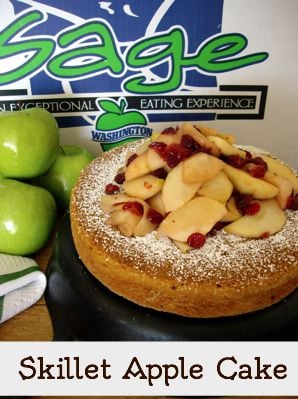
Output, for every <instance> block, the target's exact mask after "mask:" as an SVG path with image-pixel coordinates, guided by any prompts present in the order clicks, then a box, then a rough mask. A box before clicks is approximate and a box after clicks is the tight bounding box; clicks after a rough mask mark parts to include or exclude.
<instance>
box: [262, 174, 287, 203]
mask: <svg viewBox="0 0 298 399" xmlns="http://www.w3.org/2000/svg"><path fill="white" fill-rule="evenodd" d="M264 180H266V181H267V182H268V183H271V184H273V185H274V186H276V187H277V188H278V189H279V192H278V194H277V195H276V199H277V201H278V203H279V205H280V207H281V208H282V209H286V207H287V205H288V200H289V197H291V194H292V192H293V186H292V184H291V182H290V180H288V179H285V178H284V177H281V176H277V175H275V174H274V173H270V172H267V173H266V174H265V176H264Z"/></svg>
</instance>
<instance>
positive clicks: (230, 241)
mask: <svg viewBox="0 0 298 399" xmlns="http://www.w3.org/2000/svg"><path fill="white" fill-rule="evenodd" d="M297 192H298V179H297V173H296V172H295V171H294V170H293V169H292V168H290V167H289V166H288V165H286V164H285V163H283V162H282V161H280V160H278V159H277V158H274V157H273V156H271V155H270V154H269V153H266V152H265V151H263V150H260V149H257V148H255V147H249V146H240V145H236V144H235V139H234V137H233V136H232V135H228V134H223V133H219V132H218V131H217V130H215V129H211V128H208V127H205V126H193V125H191V124H189V123H184V124H182V125H181V126H179V127H176V128H172V127H170V128H167V129H164V130H163V131H162V132H161V133H159V134H153V135H152V137H151V139H150V140H139V141H134V142H131V143H129V144H125V145H123V146H119V147H117V148H114V149H112V150H110V151H108V152H106V153H104V154H103V155H102V156H101V157H99V158H96V159H95V160H94V161H93V162H92V163H91V164H90V165H89V166H87V168H86V169H85V170H84V171H83V172H82V173H81V176H80V178H79V180H78V182H77V184H76V186H75V188H74V190H73V193H72V199H71V207H70V215H71V228H72V235H73V239H74V243H75V247H76V249H77V252H78V255H79V257H80V258H81V260H82V262H83V263H84V264H85V266H86V268H87V269H88V270H89V271H90V272H91V273H92V274H93V275H94V276H95V277H96V278H97V279H98V280H99V281H100V282H101V283H102V284H103V285H105V286H106V287H108V289H110V290H111V291H113V292H114V293H116V294H118V295H120V296H122V297H124V298H126V299H128V300H130V301H132V302H134V303H136V304H138V305H141V306H143V307H148V308H151V309H155V310H158V311H164V312H168V313H173V314H178V315H181V316H186V317H201V318H211V317H222V316H233V315H239V314H244V313H248V312H252V311H256V310H260V309H264V308H266V307H269V306H271V305H272V304H274V303H276V302H278V301H280V300H282V299H283V298H285V297H286V296H287V295H289V294H290V293H292V292H293V291H294V290H295V289H296V288H297V285H298V262H297V258H298V231H297V212H295V211H296V210H297V208H298V207H297V202H298V201H297V200H298V196H297ZM90 295H92V293H90Z"/></svg>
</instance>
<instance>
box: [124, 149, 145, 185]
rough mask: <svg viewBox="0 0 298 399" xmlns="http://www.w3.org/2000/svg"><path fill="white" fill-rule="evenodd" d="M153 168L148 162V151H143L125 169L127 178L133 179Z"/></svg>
mask: <svg viewBox="0 0 298 399" xmlns="http://www.w3.org/2000/svg"><path fill="white" fill-rule="evenodd" d="M150 172H151V169H150V168H149V166H148V163H147V152H143V153H142V154H140V155H138V156H137V157H136V158H135V159H134V160H132V161H131V162H130V163H129V164H128V166H127V167H126V169H125V180H126V181H128V180H133V179H136V178H137V177H140V176H143V175H147V174H148V173H150Z"/></svg>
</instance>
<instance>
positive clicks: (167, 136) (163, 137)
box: [154, 129, 182, 145]
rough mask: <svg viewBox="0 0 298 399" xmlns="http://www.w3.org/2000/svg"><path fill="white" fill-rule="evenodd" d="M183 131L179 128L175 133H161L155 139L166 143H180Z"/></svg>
mask: <svg viewBox="0 0 298 399" xmlns="http://www.w3.org/2000/svg"><path fill="white" fill-rule="evenodd" d="M181 136H182V131H181V129H178V130H176V131H175V133H162V132H161V133H160V134H159V135H158V136H157V137H156V138H155V140H154V141H158V142H161V143H165V144H166V145H170V144H179V143H180V141H181Z"/></svg>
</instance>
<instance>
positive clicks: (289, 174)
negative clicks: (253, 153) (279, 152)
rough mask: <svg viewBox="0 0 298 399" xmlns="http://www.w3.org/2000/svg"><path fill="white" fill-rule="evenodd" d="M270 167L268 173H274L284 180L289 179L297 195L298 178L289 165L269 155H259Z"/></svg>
mask: <svg viewBox="0 0 298 399" xmlns="http://www.w3.org/2000/svg"><path fill="white" fill-rule="evenodd" d="M259 156H260V157H261V158H262V159H263V160H264V161H265V162H266V163H267V165H268V172H271V173H274V174H276V175H278V176H280V177H283V178H284V179H288V180H289V181H290V182H291V184H292V186H293V190H294V192H295V193H298V178H297V176H295V175H294V173H293V171H292V170H291V168H289V166H288V165H286V164H284V163H281V162H280V161H279V160H277V159H274V158H271V157H270V156H268V155H264V154H261V155H259Z"/></svg>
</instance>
